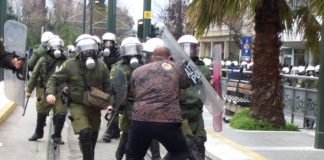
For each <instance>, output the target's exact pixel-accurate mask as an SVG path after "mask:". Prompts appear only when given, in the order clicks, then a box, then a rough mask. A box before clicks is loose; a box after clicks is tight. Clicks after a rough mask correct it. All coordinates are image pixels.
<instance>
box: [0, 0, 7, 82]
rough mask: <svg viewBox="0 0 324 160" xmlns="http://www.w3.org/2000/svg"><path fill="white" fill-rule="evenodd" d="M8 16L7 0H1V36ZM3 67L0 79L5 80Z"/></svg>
mask: <svg viewBox="0 0 324 160" xmlns="http://www.w3.org/2000/svg"><path fill="white" fill-rule="evenodd" d="M6 17H7V0H1V1H0V37H3V34H4V33H3V32H4V31H3V28H4V23H5V21H6V19H7V18H6ZM3 78H4V77H3V69H0V81H2V80H3Z"/></svg>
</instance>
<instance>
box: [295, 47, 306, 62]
mask: <svg viewBox="0 0 324 160" xmlns="http://www.w3.org/2000/svg"><path fill="white" fill-rule="evenodd" d="M294 65H295V66H301V65H303V66H304V65H305V51H304V50H303V49H295V51H294Z"/></svg>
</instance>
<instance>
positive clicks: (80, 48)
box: [76, 43, 97, 52]
mask: <svg viewBox="0 0 324 160" xmlns="http://www.w3.org/2000/svg"><path fill="white" fill-rule="evenodd" d="M76 49H77V51H78V52H83V51H86V50H97V44H95V43H89V44H82V45H77V47H76Z"/></svg>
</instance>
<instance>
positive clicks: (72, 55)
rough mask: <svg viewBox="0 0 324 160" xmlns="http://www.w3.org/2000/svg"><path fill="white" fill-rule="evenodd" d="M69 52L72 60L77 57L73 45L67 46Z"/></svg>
mask: <svg viewBox="0 0 324 160" xmlns="http://www.w3.org/2000/svg"><path fill="white" fill-rule="evenodd" d="M67 52H68V56H69V57H70V58H72V57H75V54H76V53H75V47H74V45H72V44H70V45H68V46H67Z"/></svg>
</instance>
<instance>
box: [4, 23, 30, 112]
mask: <svg viewBox="0 0 324 160" xmlns="http://www.w3.org/2000/svg"><path fill="white" fill-rule="evenodd" d="M26 40H27V27H26V25H24V24H22V23H19V22H17V21H13V20H8V21H7V22H6V23H5V25H4V46H5V49H6V51H7V52H9V53H14V54H15V55H17V56H19V57H21V58H23V57H26V52H25V51H26ZM4 89H5V95H6V97H7V98H8V99H9V100H11V101H14V102H15V103H17V104H18V105H21V106H23V104H24V101H25V92H24V89H25V82H24V81H23V80H19V79H18V76H17V74H15V73H14V72H13V71H11V70H5V72H4Z"/></svg>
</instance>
